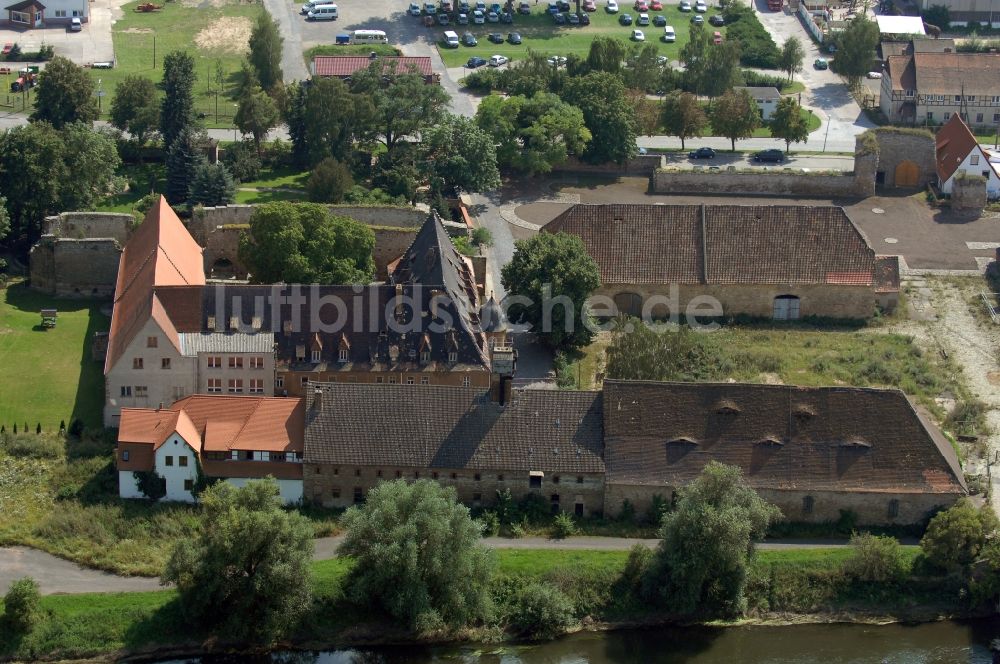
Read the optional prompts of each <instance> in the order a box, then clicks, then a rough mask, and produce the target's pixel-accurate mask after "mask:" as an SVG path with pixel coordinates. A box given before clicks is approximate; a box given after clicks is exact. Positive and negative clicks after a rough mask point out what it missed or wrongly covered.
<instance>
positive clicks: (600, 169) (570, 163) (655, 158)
mask: <svg viewBox="0 0 1000 664" xmlns="http://www.w3.org/2000/svg"><path fill="white" fill-rule="evenodd" d="M662 162H663V159H662V157H661V156H660V155H658V154H641V155H637V156H635V157H633V158H632V159H628V160H626V161H625V163H624V164H615V163H608V164H588V163H585V162H582V161H580V160H579V159H575V158H572V157H571V158H570V159H568V160H567V161H566V162H565V163H562V164H557V165H556V166H553V167H552V172H553V173H595V174H607V175H649V174H650V173H652V172H653V171H655V170H656V169H657V168H660V166H661V165H662Z"/></svg>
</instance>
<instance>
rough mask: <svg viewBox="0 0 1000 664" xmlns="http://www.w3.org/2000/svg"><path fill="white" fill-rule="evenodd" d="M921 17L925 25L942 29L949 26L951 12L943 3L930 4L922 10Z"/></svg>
mask: <svg viewBox="0 0 1000 664" xmlns="http://www.w3.org/2000/svg"><path fill="white" fill-rule="evenodd" d="M921 17H922V18H923V19H924V23H926V24H927V25H933V26H936V27H938V28H941V29H942V30H947V29H948V28H949V27H950V26H951V12H950V11H948V7H946V6H945V5H931V6H930V7H928V8H927V9H925V10H924V12H923V14H921Z"/></svg>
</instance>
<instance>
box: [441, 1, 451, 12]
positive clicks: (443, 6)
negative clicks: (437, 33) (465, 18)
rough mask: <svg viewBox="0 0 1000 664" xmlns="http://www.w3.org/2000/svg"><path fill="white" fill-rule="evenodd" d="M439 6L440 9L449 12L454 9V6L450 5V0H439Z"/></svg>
mask: <svg viewBox="0 0 1000 664" xmlns="http://www.w3.org/2000/svg"><path fill="white" fill-rule="evenodd" d="M439 7H440V8H441V11H443V12H445V13H449V14H450V13H451V12H452V10H454V7H452V6H451V0H441V4H440V5H439Z"/></svg>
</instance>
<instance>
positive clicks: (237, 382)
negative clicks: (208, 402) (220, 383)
mask: <svg viewBox="0 0 1000 664" xmlns="http://www.w3.org/2000/svg"><path fill="white" fill-rule="evenodd" d="M229 393H230V394H242V393H243V379H242V378H230V379H229Z"/></svg>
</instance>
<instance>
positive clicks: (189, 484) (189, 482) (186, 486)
mask: <svg viewBox="0 0 1000 664" xmlns="http://www.w3.org/2000/svg"><path fill="white" fill-rule="evenodd" d="M193 488H194V480H184V490H185V491H190V490H191V489H193Z"/></svg>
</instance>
